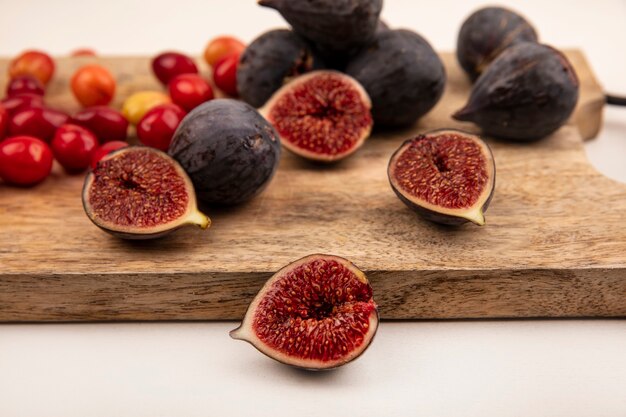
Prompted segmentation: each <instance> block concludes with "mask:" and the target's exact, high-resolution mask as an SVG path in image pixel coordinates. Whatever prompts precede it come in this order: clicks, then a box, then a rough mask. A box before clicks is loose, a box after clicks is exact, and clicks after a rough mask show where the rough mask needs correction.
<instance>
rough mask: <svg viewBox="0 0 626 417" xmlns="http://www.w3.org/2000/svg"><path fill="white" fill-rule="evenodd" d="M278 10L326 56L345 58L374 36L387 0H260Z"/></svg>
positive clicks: (259, 1) (326, 57)
mask: <svg viewBox="0 0 626 417" xmlns="http://www.w3.org/2000/svg"><path fill="white" fill-rule="evenodd" d="M258 3H259V4H260V5H261V6H265V7H270V8H272V9H276V10H278V12H279V13H280V14H281V15H282V16H283V18H285V20H286V21H287V22H288V23H289V24H290V25H291V26H292V27H293V30H294V31H295V32H296V33H297V34H298V35H300V36H302V37H303V38H305V39H307V40H309V41H311V42H312V43H313V44H314V45H315V47H316V48H317V50H318V51H319V52H320V53H321V54H322V55H323V57H324V58H325V59H329V60H331V58H339V59H341V58H342V57H343V56H345V55H346V54H351V53H353V52H355V51H356V50H358V49H359V48H361V47H363V46H366V45H367V44H369V43H370V42H371V41H372V40H374V37H375V34H376V30H377V27H378V20H379V16H380V12H381V10H382V7H383V0H258Z"/></svg>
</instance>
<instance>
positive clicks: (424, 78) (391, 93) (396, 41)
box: [345, 29, 446, 126]
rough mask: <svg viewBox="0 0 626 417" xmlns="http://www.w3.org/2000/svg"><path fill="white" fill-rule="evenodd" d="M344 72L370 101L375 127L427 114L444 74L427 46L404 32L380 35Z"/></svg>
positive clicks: (437, 96)
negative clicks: (358, 85)
mask: <svg viewBox="0 0 626 417" xmlns="http://www.w3.org/2000/svg"><path fill="white" fill-rule="evenodd" d="M345 72H346V73H347V74H348V75H350V76H352V77H354V78H355V79H356V80H357V81H359V82H360V83H361V85H363V87H364V88H365V90H366V91H367V93H368V94H369V96H370V99H371V100H372V115H373V116H374V124H378V125H384V126H405V125H410V124H412V123H414V122H415V121H416V120H417V119H419V118H420V117H421V116H422V115H424V114H426V113H427V112H428V111H429V110H430V109H432V108H433V106H434V105H435V104H437V102H438V101H439V99H440V98H441V95H442V93H443V89H444V87H445V83H446V73H445V70H444V67H443V64H442V62H441V60H440V59H439V56H437V54H436V53H435V51H434V50H433V48H432V47H431V46H430V44H429V43H428V42H427V41H426V40H425V39H424V38H422V37H421V36H420V35H418V34H417V33H415V32H412V31H410V30H405V29H398V30H387V31H383V32H380V33H379V34H378V35H377V37H376V40H375V41H374V42H373V43H372V44H371V45H370V46H369V47H367V48H365V49H363V50H362V51H361V52H359V53H358V54H357V55H356V56H355V57H354V58H353V59H351V60H350V62H349V63H348V65H347V66H346V70H345Z"/></svg>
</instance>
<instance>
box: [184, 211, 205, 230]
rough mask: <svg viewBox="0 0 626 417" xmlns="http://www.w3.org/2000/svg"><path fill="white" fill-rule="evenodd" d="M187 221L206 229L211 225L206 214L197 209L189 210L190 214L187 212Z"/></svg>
mask: <svg viewBox="0 0 626 417" xmlns="http://www.w3.org/2000/svg"><path fill="white" fill-rule="evenodd" d="M187 222H189V223H191V224H195V225H196V226H198V227H200V228H201V229H206V228H207V227H209V226H210V225H211V219H209V217H208V216H207V215H205V214H204V213H202V212H201V211H199V210H198V209H196V210H194V211H193V212H191V214H189V217H187Z"/></svg>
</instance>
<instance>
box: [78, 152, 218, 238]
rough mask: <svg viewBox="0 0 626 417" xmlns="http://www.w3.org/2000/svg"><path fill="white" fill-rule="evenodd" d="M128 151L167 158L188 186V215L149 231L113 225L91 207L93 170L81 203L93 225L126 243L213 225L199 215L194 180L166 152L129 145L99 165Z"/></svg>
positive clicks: (153, 227)
mask: <svg viewBox="0 0 626 417" xmlns="http://www.w3.org/2000/svg"><path fill="white" fill-rule="evenodd" d="M128 152H152V153H155V154H157V155H160V156H162V157H164V158H166V159H167V160H168V161H169V162H170V163H171V164H172V166H174V167H175V169H176V171H177V173H178V175H179V176H180V177H181V178H182V179H183V181H184V183H185V190H186V192H187V195H188V197H189V201H188V203H187V209H186V211H185V213H184V214H183V215H182V216H180V217H179V218H177V219H175V220H173V221H170V222H168V223H165V224H161V225H158V226H152V227H146V228H132V227H129V226H121V225H114V224H111V223H109V222H107V221H105V220H104V219H102V218H100V217H98V216H97V215H96V214H95V213H94V211H93V208H92V207H91V204H90V203H89V193H90V190H91V187H92V186H93V184H94V181H95V174H94V171H90V172H89V173H88V174H87V176H86V177H85V182H84V184H83V190H82V201H83V208H84V210H85V213H86V214H87V217H88V218H89V220H91V222H92V223H93V224H95V225H96V226H98V227H99V228H100V229H101V230H103V231H105V232H107V233H109V234H111V235H113V236H115V237H118V238H120V239H126V240H148V239H157V238H160V237H163V236H166V235H169V234H170V233H172V232H174V231H175V230H178V229H180V228H181V227H183V226H187V225H195V226H198V227H200V228H201V229H206V228H208V227H209V226H210V225H211V219H209V218H208V217H207V216H206V215H205V214H203V213H202V212H200V211H199V210H198V208H197V204H196V195H195V192H194V189H193V185H192V183H191V180H190V179H189V177H188V176H187V173H186V172H185V171H184V170H183V169H182V167H181V166H180V165H179V164H178V163H177V162H176V161H174V160H173V159H172V158H171V157H170V156H169V155H167V154H166V153H164V152H161V151H159V150H158V149H155V148H151V147H147V146H141V145H138V146H127V147H125V148H121V149H118V150H116V151H114V152H111V153H110V154H108V155H106V156H105V157H104V158H102V159H101V160H100V162H98V166H99V165H100V164H101V163H102V162H104V161H108V160H110V159H114V158H117V157H119V156H120V155H123V154H125V153H128ZM98 166H96V170H97V169H98Z"/></svg>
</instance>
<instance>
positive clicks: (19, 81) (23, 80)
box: [7, 75, 44, 97]
mask: <svg viewBox="0 0 626 417" xmlns="http://www.w3.org/2000/svg"><path fill="white" fill-rule="evenodd" d="M20 94H35V95H38V96H43V95H44V86H43V84H41V82H40V81H39V80H38V79H37V78H35V77H33V76H32V75H20V76H19V77H15V78H13V79H12V80H11V81H10V82H9V84H8V85H7V96H8V97H15V96H18V95H20Z"/></svg>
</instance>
